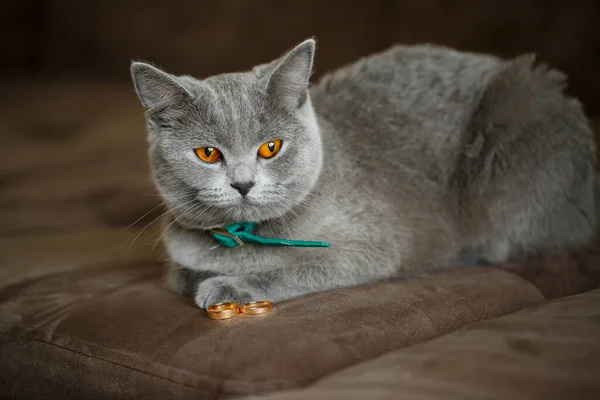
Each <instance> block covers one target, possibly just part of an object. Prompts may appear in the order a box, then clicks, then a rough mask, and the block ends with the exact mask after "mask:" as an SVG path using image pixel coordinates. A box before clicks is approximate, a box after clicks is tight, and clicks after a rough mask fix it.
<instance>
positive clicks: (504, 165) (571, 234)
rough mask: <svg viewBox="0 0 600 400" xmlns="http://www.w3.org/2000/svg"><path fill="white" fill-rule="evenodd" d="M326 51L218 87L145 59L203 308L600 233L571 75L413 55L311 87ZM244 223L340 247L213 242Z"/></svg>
mask: <svg viewBox="0 0 600 400" xmlns="http://www.w3.org/2000/svg"><path fill="white" fill-rule="evenodd" d="M315 47H316V43H315V40H314V39H309V40H306V41H304V42H302V43H300V44H299V45H297V46H296V47H294V48H293V49H291V50H290V51H288V52H287V53H285V54H284V55H283V56H281V57H280V58H278V59H276V60H274V61H272V62H269V63H266V64H261V65H258V66H256V67H255V68H253V69H252V70H250V71H245V72H240V73H226V74H222V75H217V76H212V77H209V78H207V79H204V80H197V79H195V78H193V77H190V76H175V75H172V74H169V73H167V72H164V71H162V70H160V69H158V68H157V67H154V66H152V65H150V64H147V63H141V62H134V63H132V64H131V74H132V77H133V83H134V87H135V90H136V92H137V94H138V96H139V99H140V100H141V103H142V104H143V106H144V108H145V111H146V114H145V115H146V120H147V134H148V135H147V136H148V143H149V161H150V166H151V171H152V175H153V178H154V181H155V184H156V187H157V189H158V191H159V193H160V194H161V196H162V197H163V198H164V200H165V203H166V204H167V207H168V210H169V213H168V217H167V220H166V222H165V224H164V228H163V229H164V236H163V238H164V239H163V240H164V243H165V247H166V251H167V253H168V258H169V260H170V266H171V267H170V271H169V282H170V285H171V287H172V288H173V290H175V291H176V292H178V293H180V294H182V295H187V296H193V297H194V298H195V302H196V304H197V305H198V306H199V307H201V308H205V307H207V306H208V305H211V304H215V303H221V302H230V301H231V302H236V303H238V304H244V303H247V302H250V301H260V300H268V301H272V302H278V301H282V300H286V299H290V298H293V297H297V296H301V295H305V294H308V293H311V292H316V291H324V290H329V289H334V288H342V287H350V286H356V285H360V284H364V283H369V282H374V281H378V280H384V279H387V278H391V277H395V276H399V275H402V274H409V273H418V272H419V271H427V270H430V269H435V268H447V267H454V266H460V265H465V264H469V263H477V262H482V263H494V264H497V263H505V262H516V261H523V260H526V259H528V258H530V257H535V256H537V255H540V254H552V253H553V252H556V251H560V250H563V249H569V248H573V247H576V246H579V245H583V244H585V243H586V242H588V241H589V240H590V239H591V238H592V236H593V235H594V231H595V229H596V225H597V223H596V205H595V199H596V198H597V195H596V194H595V192H597V187H598V185H597V177H596V172H595V165H596V158H595V157H596V155H595V145H594V142H593V137H592V133H591V130H590V128H589V126H588V122H587V119H586V117H585V115H584V112H583V110H582V106H581V104H580V103H579V102H578V101H577V100H576V99H574V98H572V97H569V96H567V95H566V94H565V93H564V88H565V75H563V74H562V73H561V72H558V71H556V70H553V69H551V68H549V67H548V66H546V65H543V64H542V65H537V64H536V63H535V59H534V57H533V56H531V55H523V56H520V57H517V58H514V59H511V60H504V59H500V58H498V57H496V56H493V55H487V54H475V53H468V52H459V51H457V50H454V49H451V48H447V47H444V46H440V45H432V44H423V45H412V46H403V45H397V46H394V47H392V48H390V49H388V50H386V51H383V52H381V53H378V54H374V55H371V56H370V57H366V58H363V59H360V60H358V61H356V62H355V63H353V64H351V65H348V66H346V67H343V68H341V69H339V70H336V71H334V72H332V73H329V74H327V75H325V76H323V77H322V78H321V79H320V80H319V82H318V83H316V84H314V85H310V87H309V81H310V77H311V74H312V71H313V60H314V55H315ZM241 221H252V222H258V225H257V227H256V229H255V231H254V234H256V235H259V236H263V237H274V238H286V239H303V240H318V241H327V242H329V243H330V244H331V247H330V248H297V247H266V246H260V245H246V246H244V247H236V248H226V247H223V246H219V245H218V243H217V242H216V241H215V239H214V237H213V236H212V235H211V233H210V232H209V230H210V229H211V228H213V227H216V226H219V227H223V226H226V225H228V224H231V223H235V222H241Z"/></svg>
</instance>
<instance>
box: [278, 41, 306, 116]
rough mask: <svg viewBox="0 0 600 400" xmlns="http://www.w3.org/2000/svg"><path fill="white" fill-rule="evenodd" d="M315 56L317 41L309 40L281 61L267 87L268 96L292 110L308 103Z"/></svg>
mask: <svg viewBox="0 0 600 400" xmlns="http://www.w3.org/2000/svg"><path fill="white" fill-rule="evenodd" d="M314 55H315V41H314V40H313V39H308V40H305V41H304V42H302V43H300V44H299V45H298V46H296V47H295V48H294V49H293V50H291V51H290V52H289V53H287V54H286V55H285V56H284V57H283V58H282V59H281V61H280V62H279V64H278V65H277V66H276V67H275V70H274V71H273V73H272V74H271V76H270V77H269V83H268V86H267V94H268V96H269V97H270V98H271V99H272V100H273V101H274V102H276V103H279V104H281V105H283V106H284V107H286V108H288V109H290V110H295V109H297V108H299V107H301V106H302V105H303V104H304V103H305V102H306V97H307V90H308V83H309V79H310V75H311V73H312V67H313V58H314Z"/></svg>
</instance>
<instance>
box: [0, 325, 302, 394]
mask: <svg viewBox="0 0 600 400" xmlns="http://www.w3.org/2000/svg"><path fill="white" fill-rule="evenodd" d="M0 324H3V325H5V326H10V325H9V324H6V323H5V322H3V321H0ZM24 329H26V328H24ZM37 332H43V331H37ZM0 334H1V335H6V336H12V337H16V338H19V339H23V340H31V341H34V342H37V343H41V344H45V345H48V346H52V347H56V348H58V349H61V350H65V351H68V352H72V353H76V354H79V355H82V356H85V357H88V358H92V359H94V360H99V361H104V362H107V363H109V364H113V365H116V366H120V367H124V368H126V369H130V370H132V371H136V372H139V373H141V374H144V375H148V376H152V377H155V378H159V379H163V380H166V381H168V382H171V383H175V384H179V385H183V386H186V387H189V388H191V389H195V390H198V391H201V392H204V393H216V392H213V391H207V390H206V389H202V388H198V387H196V386H193V385H190V384H188V383H185V382H180V381H176V380H173V379H171V378H167V377H165V376H161V375H157V374H155V373H153V372H149V371H144V370H143V369H140V368H137V367H134V366H131V365H127V364H123V363H120V362H117V361H113V360H108V359H106V358H103V357H98V356H94V355H91V354H88V353H85V352H82V351H80V350H75V349H72V348H69V347H65V346H61V345H59V344H56V343H52V342H49V341H47V340H43V339H38V338H32V337H28V336H23V335H16V334H14V333H10V332H0ZM162 365H163V366H165V367H167V368H169V369H174V370H178V371H182V372H186V373H190V374H191V375H193V376H195V377H197V378H200V379H204V380H207V381H213V382H221V383H233V384H240V383H242V384H248V383H255V382H256V383H263V384H284V385H285V384H293V385H294V386H295V387H298V386H299V385H300V384H301V381H289V380H277V381H272V380H267V381H236V380H230V379H221V378H217V377H212V376H207V375H198V374H195V373H193V372H188V371H184V370H181V369H179V368H177V367H173V366H168V365H165V364H162Z"/></svg>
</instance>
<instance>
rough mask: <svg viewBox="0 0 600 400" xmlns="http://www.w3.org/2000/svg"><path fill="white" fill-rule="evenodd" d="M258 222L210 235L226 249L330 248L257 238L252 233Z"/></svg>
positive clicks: (217, 229) (325, 243)
mask: <svg viewBox="0 0 600 400" xmlns="http://www.w3.org/2000/svg"><path fill="white" fill-rule="evenodd" d="M255 226H256V222H238V223H235V224H231V225H227V226H226V227H225V228H215V229H211V230H210V233H211V234H212V235H213V237H214V238H215V240H216V241H217V242H218V243H219V244H221V245H223V246H224V247H228V248H233V247H237V246H240V247H243V246H245V245H246V244H258V245H263V246H290V247H330V244H329V243H328V242H313V241H307V240H288V239H275V238H265V237H260V236H256V235H253V234H251V233H250V231H252V229H254V227H255Z"/></svg>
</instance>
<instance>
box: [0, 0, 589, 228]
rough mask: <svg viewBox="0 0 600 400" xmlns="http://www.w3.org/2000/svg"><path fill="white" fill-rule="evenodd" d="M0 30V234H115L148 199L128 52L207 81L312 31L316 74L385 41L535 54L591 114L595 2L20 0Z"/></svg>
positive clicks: (5, 12)
mask: <svg viewBox="0 0 600 400" xmlns="http://www.w3.org/2000/svg"><path fill="white" fill-rule="evenodd" d="M0 30H1V34H0V37H1V38H2V41H3V46H2V57H1V58H0V60H1V61H0V74H1V78H2V79H1V82H2V90H1V93H0V107H1V108H0V129H1V130H0V132H1V135H2V146H1V148H0V151H1V153H0V234H2V235H3V236H5V237H6V236H10V235H43V234H59V233H60V234H65V233H68V232H82V231H89V230H94V229H117V228H120V229H122V228H123V227H126V226H128V225H129V224H131V223H132V222H133V221H135V220H136V219H137V218H138V217H140V216H141V215H142V214H144V213H145V212H146V211H148V210H150V209H151V208H152V207H153V206H154V205H156V204H158V198H157V197H156V196H155V195H154V194H153V191H152V186H151V184H150V180H149V177H148V171H147V167H146V153H145V152H146V148H145V137H144V122H143V118H142V108H141V105H140V104H139V102H138V101H137V98H136V97H135V94H134V92H133V89H132V85H131V82H130V77H129V63H130V61H131V60H146V61H150V62H153V63H155V64H157V65H159V66H161V67H163V68H165V69H166V70H167V71H169V72H172V73H176V74H184V73H185V74H193V75H195V76H197V77H206V76H209V75H212V74H217V73H222V72H229V71H235V70H240V69H248V68H250V67H251V66H253V65H254V64H257V63H262V62H266V61H270V60H271V59H273V58H275V57H277V56H279V55H280V54H281V53H283V52H284V51H285V50H287V49H289V48H290V47H292V46H293V45H295V44H297V43H298V42H300V41H301V40H303V39H305V38H307V37H311V36H315V37H316V39H317V41H318V49H317V56H316V77H318V76H320V75H322V74H323V73H325V72H327V71H330V70H332V69H334V68H336V67H338V66H342V65H344V64H346V63H349V62H352V61H353V60H355V59H357V58H359V57H361V56H365V55H368V54H370V53H373V52H376V51H380V50H384V49H386V48H387V47H389V46H391V45H392V44H394V43H404V44H412V43H422V42H431V43H436V44H442V45H447V46H452V47H455V48H458V49H460V50H468V51H476V52H489V53H495V54H497V55H500V56H504V57H514V56H516V55H519V54H521V53H525V52H535V53H537V54H538V56H539V58H540V59H541V60H543V61H545V62H548V63H550V64H552V65H553V66H554V67H556V68H558V69H561V70H563V71H564V72H566V73H568V74H569V84H570V87H569V91H570V93H572V94H574V95H576V96H577V97H579V98H580V99H581V100H582V102H583V103H584V105H585V108H586V111H587V112H588V114H589V115H590V117H594V116H595V115H598V114H599V113H600V96H599V95H598V94H599V93H600V1H597V0H522V1H518V0H504V1H501V0H487V1H482V0H453V1H450V0H370V1H348V0H345V1H341V0H327V1H324V0H319V1H317V0H303V1H281V0H280V1H273V0H262V1H258V0H256V1H242V0H236V1H234V0H221V1H200V0H178V1H173V2H167V1H159V0H144V1H142V0H122V1H117V0H104V1H80V0H79V1H76V0H19V1H10V2H3V4H2V12H1V13H0ZM154 216H156V214H153V213H150V214H149V215H148V216H147V217H145V218H143V219H142V221H141V222H140V224H141V225H137V226H141V227H143V226H144V222H146V223H147V222H149V221H151V220H152V218H153V217H154Z"/></svg>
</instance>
